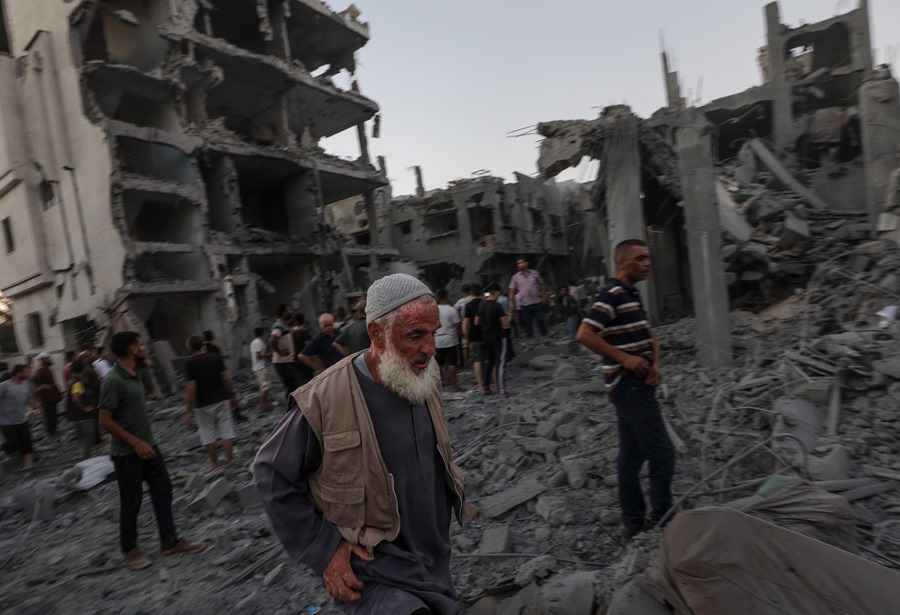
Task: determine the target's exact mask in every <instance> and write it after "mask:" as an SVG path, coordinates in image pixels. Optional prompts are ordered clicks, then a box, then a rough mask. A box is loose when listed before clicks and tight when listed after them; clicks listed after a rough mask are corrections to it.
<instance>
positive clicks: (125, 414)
mask: <svg viewBox="0 0 900 615" xmlns="http://www.w3.org/2000/svg"><path fill="white" fill-rule="evenodd" d="M109 349H110V350H111V351H112V353H113V355H114V356H115V358H116V365H115V367H113V369H112V371H111V372H109V373H108V374H107V375H106V378H104V379H103V383H102V384H101V387H100V401H99V402H98V404H97V406H98V407H99V408H100V426H101V427H103V429H105V430H106V432H107V433H109V435H110V436H111V437H112V438H111V442H110V446H109V455H110V457H112V461H113V466H114V467H115V470H116V482H118V484H119V543H120V546H121V548H122V553H123V554H124V556H125V557H124V562H123V563H124V565H125V567H126V568H128V569H130V570H141V569H142V568H146V567H147V566H150V565H151V564H152V563H153V562H152V561H151V560H150V558H149V557H147V556H146V555H145V554H144V552H143V551H141V549H140V548H139V547H138V546H137V539H138V513H140V511H141V501H142V500H143V498H144V493H143V491H144V488H143V486H144V482H146V483H147V487H148V488H149V491H150V501H151V502H152V503H153V512H154V513H155V515H156V526H157V529H158V530H159V540H160V543H161V547H162V554H163V556H165V557H168V556H171V555H177V554H179V553H197V552H198V551H202V550H203V548H204V546H205V545H204V544H203V543H202V542H192V541H189V540H185V539H183V538H179V537H178V533H177V531H176V530H175V520H174V518H173V516H172V481H171V480H170V479H169V472H168V470H166V463H165V461H164V460H163V456H162V452H160V450H159V447H158V446H156V440H155V438H154V437H153V431H152V429H151V427H150V415H149V414H148V412H147V404H146V397H145V395H144V385H143V384H141V379H140V377H139V376H138V373H137V367H138V365H139V364H140V363H143V362H144V361H146V358H147V354H146V349H145V348H144V342H143V341H141V337H140V335H138V334H137V333H136V332H134V331H119V332H118V333H116V334H115V335H113V336H112V340H111V341H110V343H109Z"/></svg>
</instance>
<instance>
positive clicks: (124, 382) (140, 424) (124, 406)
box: [97, 363, 156, 457]
mask: <svg viewBox="0 0 900 615" xmlns="http://www.w3.org/2000/svg"><path fill="white" fill-rule="evenodd" d="M97 407H98V408H100V409H106V410H109V411H111V412H112V418H113V420H114V421H115V422H116V423H118V424H119V425H120V426H121V427H122V429H124V430H125V431H127V432H128V433H130V434H131V435H133V436H135V437H137V438H140V439H141V440H143V441H144V442H146V443H147V444H150V445H151V446H153V445H155V444H156V440H154V439H153V432H152V431H151V429H150V415H149V414H147V405H146V398H145V396H144V385H142V384H141V379H140V378H138V377H137V375H134V376H132V375H131V374H129V373H128V372H126V371H125V370H124V369H122V367H121V366H120V365H119V364H118V363H117V364H116V366H115V367H114V368H112V370H110V372H109V373H108V374H107V375H106V378H104V379H103V381H102V384H101V385H100V403H98V404H97ZM110 435H111V436H112V434H110ZM109 454H110V455H111V456H112V457H120V456H122V455H133V454H134V448H133V447H132V446H131V445H130V444H128V443H127V442H123V441H122V440H119V439H118V438H116V437H115V436H112V437H111V438H110V446H109Z"/></svg>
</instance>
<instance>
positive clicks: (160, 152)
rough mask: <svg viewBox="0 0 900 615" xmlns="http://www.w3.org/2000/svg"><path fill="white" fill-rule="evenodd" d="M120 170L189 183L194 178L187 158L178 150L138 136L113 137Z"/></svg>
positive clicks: (189, 160)
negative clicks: (143, 139) (142, 139)
mask: <svg viewBox="0 0 900 615" xmlns="http://www.w3.org/2000/svg"><path fill="white" fill-rule="evenodd" d="M116 160H117V162H118V164H119V170H120V171H124V172H126V173H135V174H137V175H146V176H147V177H154V178H156V179H161V180H164V181H175V182H181V183H185V184H190V183H192V182H193V181H194V173H193V169H192V167H191V159H190V157H189V156H188V155H187V154H185V153H184V152H182V151H181V150H179V149H176V148H174V147H170V146H168V145H162V144H159V143H148V142H146V141H141V140H139V139H131V138H128V137H119V138H118V139H116Z"/></svg>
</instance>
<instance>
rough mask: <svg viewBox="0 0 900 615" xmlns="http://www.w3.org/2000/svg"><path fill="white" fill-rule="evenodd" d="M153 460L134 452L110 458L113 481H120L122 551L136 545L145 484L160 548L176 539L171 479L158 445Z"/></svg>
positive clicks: (168, 547)
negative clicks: (154, 517)
mask: <svg viewBox="0 0 900 615" xmlns="http://www.w3.org/2000/svg"><path fill="white" fill-rule="evenodd" d="M154 449H155V450H156V457H155V458H154V459H141V458H140V457H138V456H137V455H121V456H119V457H113V458H112V460H113V464H114V465H115V468H116V481H117V482H118V483H119V542H120V544H121V547H122V552H123V553H125V552H128V551H130V550H131V549H133V548H135V547H136V546H137V538H138V513H139V512H140V511H141V501H142V500H143V499H144V483H145V482H146V483H147V487H148V488H149V490H150V501H151V502H152V504H153V512H154V513H155V514H156V527H157V528H158V529H159V542H160V544H161V545H162V548H163V549H164V550H165V549H171V548H172V547H174V546H175V543H177V542H178V534H177V533H176V532H175V520H174V519H173V518H172V481H171V480H169V472H168V471H167V470H166V462H165V461H164V460H163V457H162V453H160V452H159V447H154Z"/></svg>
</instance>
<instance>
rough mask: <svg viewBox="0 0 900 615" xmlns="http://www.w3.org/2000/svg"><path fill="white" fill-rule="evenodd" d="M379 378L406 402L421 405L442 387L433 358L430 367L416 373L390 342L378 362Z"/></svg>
mask: <svg viewBox="0 0 900 615" xmlns="http://www.w3.org/2000/svg"><path fill="white" fill-rule="evenodd" d="M378 377H379V379H380V380H381V384H383V385H384V386H386V387H387V388H388V389H390V390H391V391H393V392H394V393H396V394H397V395H399V396H400V397H402V398H403V399H405V400H406V401H408V402H410V403H411V404H421V403H424V402H425V400H426V399H428V397H429V396H430V395H431V394H432V393H434V392H435V391H436V390H438V387H440V382H441V371H440V368H439V367H438V364H437V361H435V360H434V357H431V360H430V361H428V367H426V368H425V369H423V370H422V371H421V372H419V373H418V374H417V373H415V372H414V371H413V370H412V368H411V367H410V365H409V363H408V362H407V360H406V359H404V358H403V357H401V356H400V355H399V354H398V353H397V351H396V349H395V348H394V346H393V344H391V342H390V341H388V342H387V347H386V348H385V351H384V354H383V355H382V357H381V361H379V362H378Z"/></svg>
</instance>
